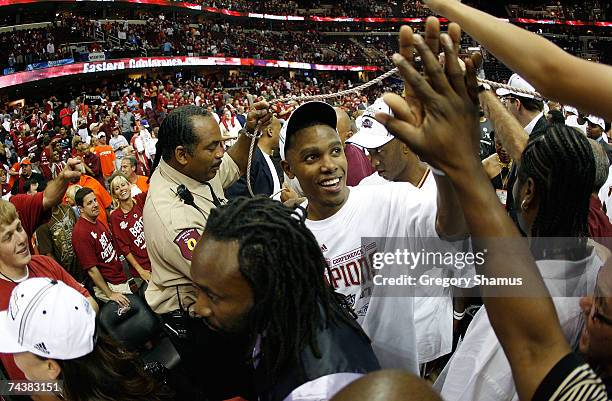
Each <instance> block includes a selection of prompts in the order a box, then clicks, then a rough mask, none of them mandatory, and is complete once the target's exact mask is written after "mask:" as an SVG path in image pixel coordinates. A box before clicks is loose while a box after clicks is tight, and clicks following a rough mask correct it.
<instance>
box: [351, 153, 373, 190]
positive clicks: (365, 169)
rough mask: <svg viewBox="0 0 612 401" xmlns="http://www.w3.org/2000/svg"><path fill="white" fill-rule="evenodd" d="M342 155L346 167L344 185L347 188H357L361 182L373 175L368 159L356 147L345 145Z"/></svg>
mask: <svg viewBox="0 0 612 401" xmlns="http://www.w3.org/2000/svg"><path fill="white" fill-rule="evenodd" d="M344 154H345V155H346V162H347V165H348V171H347V172H346V185H348V186H349V187H355V186H357V185H358V184H359V183H360V182H361V180H363V179H364V178H366V177H368V176H370V175H372V173H374V169H373V168H372V163H370V159H368V157H367V156H366V155H365V153H364V152H363V150H361V149H359V148H358V147H357V146H355V145H352V144H350V143H347V144H346V146H345V147H344Z"/></svg>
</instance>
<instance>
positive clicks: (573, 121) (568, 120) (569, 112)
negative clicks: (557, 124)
mask: <svg viewBox="0 0 612 401" xmlns="http://www.w3.org/2000/svg"><path fill="white" fill-rule="evenodd" d="M563 111H564V112H565V125H567V126H568V127H574V128H576V129H577V130H580V131H581V132H582V133H583V134H585V135H586V129H587V123H586V121H585V122H584V123H583V124H580V122H579V121H578V118H579V114H578V110H577V109H576V108H575V107H573V106H564V107H563Z"/></svg>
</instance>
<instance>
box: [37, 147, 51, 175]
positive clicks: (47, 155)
mask: <svg viewBox="0 0 612 401" xmlns="http://www.w3.org/2000/svg"><path fill="white" fill-rule="evenodd" d="M39 166H40V172H41V173H42V175H43V176H44V177H45V180H47V181H51V180H52V179H53V177H52V176H51V151H50V150H49V147H45V148H44V149H43V151H42V152H41V153H40V164H39Z"/></svg>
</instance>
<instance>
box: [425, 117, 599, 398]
mask: <svg viewBox="0 0 612 401" xmlns="http://www.w3.org/2000/svg"><path fill="white" fill-rule="evenodd" d="M594 180H595V159H594V156H593V150H592V148H591V145H590V144H589V142H588V140H587V138H586V137H585V136H584V135H583V134H582V133H580V132H579V131H577V130H576V129H574V128H570V127H568V126H566V125H550V126H548V128H546V130H545V132H544V133H543V134H542V135H540V136H536V137H530V139H529V142H528V143H527V146H526V147H525V150H524V151H523V152H522V155H521V158H520V164H519V167H518V176H517V181H516V185H515V186H514V202H515V205H514V206H515V210H516V211H517V220H518V224H519V226H520V228H521V229H522V231H523V232H525V233H527V236H528V237H529V243H530V245H531V251H532V253H533V256H534V258H535V259H536V265H537V267H538V270H539V273H540V274H541V276H542V278H543V279H544V284H545V285H546V287H547V289H548V291H549V292H550V294H551V295H552V297H553V302H554V305H555V308H556V311H557V317H558V320H559V323H560V324H561V329H562V330H563V334H564V335H565V338H566V340H567V342H568V343H569V344H570V346H572V347H575V346H576V345H577V344H578V342H579V339H580V333H581V331H582V325H583V322H584V320H583V317H582V314H583V313H582V310H581V308H580V305H579V301H578V300H579V298H580V297H584V296H587V295H589V294H592V293H593V290H594V288H595V282H596V278H597V273H598V271H599V268H600V267H601V266H602V265H603V262H602V260H601V259H600V257H599V256H598V254H597V252H596V248H595V244H594V243H592V242H591V241H590V240H589V241H588V242H587V237H588V235H589V231H588V224H587V222H588V212H589V199H590V196H591V193H592V192H593V183H594ZM507 318H508V319H516V318H517V316H512V315H509V316H508V317H507ZM541 331H542V333H547V329H546V328H542V329H541ZM445 370H447V374H442V375H441V379H438V381H437V382H436V384H435V387H436V388H438V389H439V391H440V394H441V395H442V398H444V399H447V400H455V401H468V400H469V401H485V400H486V401H510V400H512V399H515V398H516V396H517V388H515V383H514V382H513V381H512V376H511V366H510V364H509V363H508V359H506V356H505V355H504V350H503V349H502V347H501V346H500V342H499V340H498V338H497V337H496V335H495V333H494V331H493V328H492V326H491V322H490V320H489V317H488V315H487V310H486V308H481V309H480V310H479V311H478V312H477V313H476V315H475V316H474V319H473V320H472V322H471V323H470V326H469V327H468V329H467V332H466V335H465V338H464V339H463V341H462V343H461V345H460V346H459V347H458V348H457V350H456V351H455V354H454V355H453V359H452V360H451V361H450V362H449V364H448V365H447V367H446V368H445ZM519 391H520V389H519ZM534 399H535V398H534Z"/></svg>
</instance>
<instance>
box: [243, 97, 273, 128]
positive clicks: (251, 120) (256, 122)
mask: <svg viewBox="0 0 612 401" xmlns="http://www.w3.org/2000/svg"><path fill="white" fill-rule="evenodd" d="M269 108H270V105H269V104H268V102H266V101H265V100H264V101H261V102H257V103H255V104H254V105H253V110H251V111H249V114H248V115H247V121H246V129H247V132H249V134H252V133H254V132H255V130H256V129H257V128H258V127H263V126H265V125H266V124H268V123H269V122H270V119H271V118H272V113H270V112H269V111H268V109H269Z"/></svg>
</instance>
